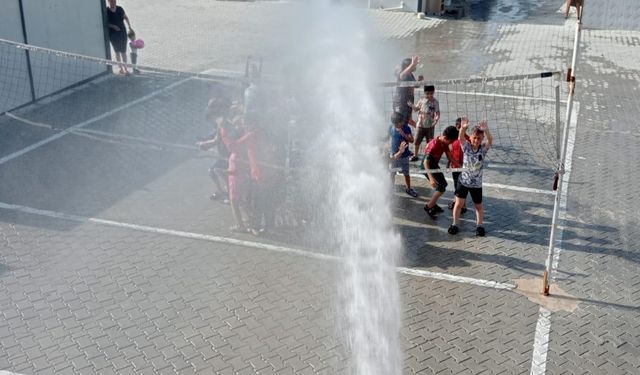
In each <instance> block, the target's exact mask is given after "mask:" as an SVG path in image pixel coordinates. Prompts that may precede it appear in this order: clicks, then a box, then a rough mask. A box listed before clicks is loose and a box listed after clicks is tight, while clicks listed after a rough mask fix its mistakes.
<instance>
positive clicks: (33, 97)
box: [18, 0, 37, 102]
mask: <svg viewBox="0 0 640 375" xmlns="http://www.w3.org/2000/svg"><path fill="white" fill-rule="evenodd" d="M18 7H19V8H20V24H21V25H22V39H23V41H24V44H29V39H28V38H27V25H26V24H25V20H24V8H23V6H22V0H19V1H18ZM24 53H25V57H26V59H27V73H28V74H29V89H30V90H31V101H32V102H35V101H36V99H37V98H36V89H35V86H34V84H33V71H32V70H31V69H32V68H31V55H30V53H29V50H25V51H24Z"/></svg>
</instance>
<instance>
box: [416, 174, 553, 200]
mask: <svg viewBox="0 0 640 375" xmlns="http://www.w3.org/2000/svg"><path fill="white" fill-rule="evenodd" d="M410 175H411V177H412V178H421V179H426V178H427V177H425V175H424V174H418V173H411V174H410ZM446 179H447V182H450V183H451V184H453V179H451V178H449V177H446ZM482 186H483V187H484V186H486V187H490V188H495V189H503V190H513V191H520V192H524V193H532V194H544V195H555V192H554V191H553V190H544V189H534V188H530V187H524V186H514V185H502V184H494V183H489V182H483V183H482Z"/></svg>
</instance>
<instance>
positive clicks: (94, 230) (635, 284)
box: [0, 0, 640, 374]
mask: <svg viewBox="0 0 640 375" xmlns="http://www.w3.org/2000/svg"><path fill="white" fill-rule="evenodd" d="M122 3H123V4H124V5H125V7H127V9H128V11H129V13H130V15H131V16H132V18H133V19H135V21H134V25H137V31H138V32H139V33H141V34H142V30H144V32H145V34H146V35H145V40H146V41H147V45H148V46H150V47H149V48H148V49H146V50H145V51H144V52H145V55H143V56H144V59H145V60H146V63H149V64H150V65H154V64H155V65H159V66H163V67H170V68H181V69H185V70H194V71H200V70H204V69H207V68H211V67H215V68H219V69H232V70H235V69H237V67H238V66H239V65H240V66H242V65H243V64H244V60H245V58H246V55H248V54H252V53H256V52H258V53H263V54H266V53H267V52H270V51H272V50H273V49H274V48H275V49H276V50H277V48H278V45H277V42H278V40H279V39H278V38H277V37H273V38H271V37H270V36H272V35H270V34H268V33H266V32H264V30H273V29H274V25H277V24H278V20H280V19H281V18H278V17H276V14H281V13H282V12H286V11H287V6H286V3H280V2H274V3H272V2H265V3H262V2H256V3H245V2H212V1H190V2H181V3H180V4H177V5H175V4H174V5H172V8H171V9H172V11H171V12H167V10H166V9H167V8H168V7H169V2H164V1H161V2H159V3H158V4H157V5H156V6H154V7H152V8H150V7H148V6H144V5H141V4H138V3H133V2H130V3H131V4H129V2H125V1H124V0H123V1H122ZM536 3H540V5H539V6H531V7H522V8H520V9H521V11H520V12H516V13H513V14H517V17H516V16H513V17H512V20H513V19H515V20H517V21H518V22H515V23H502V22H504V21H505V19H506V18H505V17H506V16H505V14H507V15H508V14H512V13H510V11H509V10H508V9H506V8H504V7H505V6H506V5H508V4H506V3H504V4H503V3H501V4H498V5H501V6H498V7H496V9H502V10H498V11H496V12H494V13H490V14H489V15H488V16H486V17H484V18H486V19H489V22H487V21H472V20H447V21H445V22H440V21H430V20H428V21H425V23H424V24H423V25H422V26H420V25H417V26H416V24H415V23H413V20H414V19H415V18H414V17H413V16H406V17H407V18H406V21H407V23H406V25H407V28H406V29H404V30H403V29H402V27H400V26H398V23H399V22H400V17H402V16H399V15H392V16H388V15H387V14H377V13H375V15H374V16H373V17H375V19H376V20H377V22H381V23H382V24H383V25H387V26H385V27H383V30H386V31H383V34H385V33H386V34H385V35H386V36H387V37H392V38H394V39H391V40H387V41H381V42H380V43H381V44H383V45H392V46H393V48H395V49H396V50H397V51H398V54H399V55H408V54H411V53H414V52H418V53H420V54H423V55H424V56H425V60H426V61H428V62H429V63H428V65H427V67H428V74H430V75H431V76H433V78H434V79H446V78H455V77H468V76H472V75H485V76H499V75H507V74H521V73H529V72H532V71H546V70H558V69H565V68H566V67H567V65H568V64H569V61H570V56H571V48H572V44H573V43H572V40H573V33H574V25H575V23H574V22H575V21H573V20H571V19H570V20H568V21H566V22H565V21H564V19H563V18H562V16H561V13H560V12H559V10H560V4H559V3H561V2H560V1H543V2H536ZM618 7H619V4H618V5H611V7H610V9H614V10H615V9H619V8H618ZM594 9H595V8H594ZM597 9H599V10H598V12H600V13H601V15H602V18H603V19H604V20H601V22H599V23H597V25H598V26H599V27H601V28H600V29H597V30H596V29H588V30H585V31H584V34H583V39H582V51H583V53H582V55H581V62H580V65H579V68H578V89H577V96H576V101H577V102H578V103H579V106H578V107H577V111H576V112H575V113H576V114H577V116H578V117H577V123H576V128H575V130H576V131H575V142H572V143H571V144H572V146H573V153H572V155H571V156H572V159H571V162H572V163H571V175H570V180H569V184H568V195H567V201H566V210H565V211H564V212H563V220H562V223H561V224H562V229H563V230H562V232H561V234H562V236H561V238H560V248H561V252H560V253H559V259H558V262H557V271H556V272H555V273H554V275H553V277H554V281H555V282H556V283H557V285H558V286H559V287H561V288H562V289H563V290H564V291H566V292H567V293H568V294H570V295H571V296H573V297H572V299H573V300H574V301H577V302H578V306H577V308H576V309H575V310H574V311H572V312H566V311H564V312H563V311H560V312H552V313H548V312H547V310H545V309H540V307H539V306H538V305H537V304H535V303H533V302H531V301H529V300H528V299H527V298H526V297H525V296H522V295H521V294H518V293H515V292H514V291H513V290H511V289H509V288H510V285H512V284H514V283H515V281H514V280H517V279H531V278H535V277H539V276H540V275H541V272H542V270H543V269H544V261H545V257H546V251H547V245H548V234H549V227H550V225H549V223H550V219H551V211H552V207H553V198H554V197H553V196H552V195H550V194H548V186H549V184H550V180H548V178H547V177H546V175H545V174H544V173H542V172H540V171H538V170H536V171H534V172H525V171H520V172H517V173H513V172H509V170H508V169H505V168H496V169H494V170H492V171H491V172H488V173H487V179H486V182H487V187H486V189H485V194H486V208H487V217H486V221H487V229H488V231H489V235H488V236H487V237H486V238H483V239H478V238H475V237H474V236H473V235H472V234H473V222H472V220H471V218H472V216H471V215H470V214H466V216H465V220H464V223H463V226H462V229H463V233H462V234H461V235H460V236H459V237H456V238H455V239H452V238H451V237H449V235H448V234H447V233H446V227H447V226H448V224H449V220H450V214H449V213H445V214H444V215H443V217H441V218H440V219H439V220H438V221H435V222H434V221H431V220H430V219H426V218H425V215H424V212H423V211H422V206H423V204H424V198H423V197H424V196H426V195H428V194H429V193H430V190H429V189H428V188H427V187H426V185H425V183H424V180H420V179H415V181H416V183H417V186H418V191H419V193H420V195H421V198H419V199H410V198H408V197H406V196H404V193H401V192H400V187H399V186H398V192H397V194H396V195H395V197H394V207H395V209H394V223H395V224H396V227H397V229H398V231H399V233H400V234H401V235H402V239H403V243H404V245H405V246H404V257H403V259H402V262H401V264H400V265H401V266H402V267H404V268H402V269H400V270H399V271H400V272H401V273H400V277H399V278H400V290H401V293H402V313H403V327H402V330H401V340H400V342H401V345H402V349H403V356H404V372H405V373H407V374H410V373H425V374H429V373H452V374H458V373H468V374H479V373H502V374H515V373H545V372H546V373H549V374H565V373H567V374H573V373H576V374H577V373H581V374H582V373H603V374H604V373H606V374H634V373H638V372H640V356H639V355H638V354H640V353H639V350H638V348H640V326H639V325H640V324H639V322H640V292H639V291H640V276H638V275H637V263H638V261H639V260H640V257H639V255H638V250H637V248H636V247H637V244H638V243H640V231H639V230H638V228H639V224H640V214H639V212H640V207H638V205H639V203H638V200H637V199H634V198H635V197H636V196H637V194H638V193H639V191H638V189H639V188H638V186H640V181H639V179H640V173H637V172H636V169H637V167H636V164H637V163H635V162H634V157H633V156H634V150H635V148H636V143H637V141H638V139H640V138H639V136H640V133H639V132H638V130H637V126H636V125H637V117H638V114H639V113H640V105H639V104H638V103H640V101H639V100H638V89H639V86H640V64H639V63H638V61H639V60H638V57H640V52H639V51H638V48H637V46H638V40H640V33H639V32H638V31H624V32H623V31H614V30H607V29H606V27H605V28H604V29H603V28H602V27H603V25H604V26H606V25H607V22H605V21H607V20H610V19H611V14H610V13H606V12H604V10H603V8H602V7H600V6H599V7H598V8H597ZM605 9H606V8H605ZM169 16H171V17H169ZM409 17H410V18H409ZM586 17H587V20H589V21H590V22H595V21H597V20H598V18H597V17H598V15H597V14H594V13H587V14H586ZM630 17H631V16H630ZM409 19H411V23H410V22H409ZM187 20H188V21H187ZM631 23H632V21H629V20H626V21H624V22H622V21H620V22H619V24H621V25H627V26H626V27H625V28H627V29H629V28H632V27H628V25H629V24H631ZM609 24H611V22H609ZM160 25H161V26H160ZM422 28H424V30H422V31H419V30H420V29H422ZM636 30H637V28H636ZM411 33H413V34H411ZM147 35H148V36H147ZM203 35H208V36H209V38H203V37H202V36H203ZM402 35H405V37H404V38H399V39H398V36H402ZM154 45H162V46H164V47H165V48H164V49H162V50H160V49H154V48H153V47H151V46H154ZM212 46H215V48H212ZM141 58H142V57H141ZM391 60H392V59H391V58H388V62H389V63H390V64H395V63H396V61H395V59H394V61H393V63H392V62H391ZM105 87H106V88H107V89H108V90H110V91H111V92H118V93H126V96H118V97H116V98H117V100H119V101H118V102H114V101H113V100H110V101H99V100H95V99H94V98H98V97H103V96H101V91H100V90H105ZM212 89H213V86H212V84H210V83H206V82H201V81H177V80H174V79H169V78H167V79H158V78H155V77H154V78H149V77H135V78H133V77H132V79H126V78H116V79H111V78H110V79H108V80H106V81H104V82H102V83H101V84H99V85H91V86H88V87H86V88H82V89H80V90H78V91H76V92H74V93H73V94H71V95H69V96H65V97H62V98H59V99H56V100H55V101H53V102H51V103H45V104H43V105H41V106H39V107H38V108H36V109H34V110H30V111H28V112H26V113H20V115H23V116H25V117H27V118H29V119H30V120H31V121H36V122H43V123H48V124H52V125H55V126H56V127H58V128H62V129H67V130H71V129H73V128H70V127H71V126H73V125H76V124H79V123H83V122H87V123H86V125H85V126H83V127H82V128H77V129H75V130H74V131H73V132H70V133H69V134H66V135H64V136H63V137H61V138H59V139H57V140H54V141H52V142H50V143H48V144H46V145H44V146H42V147H40V148H37V149H35V150H33V151H31V152H28V153H25V154H24V155H20V156H16V157H13V156H15V154H14V153H15V152H16V151H19V150H21V149H23V148H24V147H26V146H28V145H31V144H34V143H35V142H38V141H41V140H45V139H47V138H48V137H50V136H51V135H53V134H55V132H52V131H51V130H48V129H43V128H40V127H34V126H28V125H25V124H24V123H23V122H20V121H17V120H14V119H11V118H7V117H6V116H5V117H3V118H0V131H2V138H0V158H3V159H2V162H1V163H0V180H2V181H3V182H2V184H1V185H0V202H1V203H0V204H2V206H0V249H1V251H0V314H1V315H2V318H3V319H2V320H0V344H1V345H0V371H1V370H7V371H11V372H17V373H24V374H31V373H81V374H86V373H180V374H183V373H192V372H200V373H221V374H244V373H261V374H262V373H283V374H284V373H326V374H334V373H349V372H350V371H352V369H353V367H352V363H351V362H350V352H349V349H348V347H347V345H346V343H345V337H344V336H343V334H342V333H341V332H340V329H339V323H338V322H337V321H336V320H337V319H336V313H337V307H336V299H337V298H338V297H337V296H336V294H337V293H336V291H337V290H338V288H339V287H340V285H338V284H339V282H340V281H339V280H337V274H338V268H339V267H337V266H336V260H335V259H334V258H330V257H323V256H322V254H320V252H322V251H323V249H317V248H313V244H314V243H313V241H310V240H309V239H308V238H306V237H305V235H307V234H309V233H310V231H307V230H305V228H303V227H293V228H292V225H293V224H297V223H293V222H288V221H287V217H284V219H283V222H282V223H281V231H280V232H278V233H276V234H274V235H272V236H270V237H266V238H260V239H259V240H256V238H254V237H251V236H248V235H247V236H244V235H240V236H232V235H231V234H230V233H229V232H228V230H227V227H228V225H229V222H230V220H231V216H230V212H229V208H228V206H226V205H223V204H222V203H218V202H210V201H208V200H207V199H206V196H207V194H208V193H209V189H210V186H209V181H208V177H207V175H206V169H207V167H208V165H209V164H210V163H211V156H210V155H209V154H208V153H203V152H199V151H197V150H195V149H190V148H189V146H190V145H191V144H192V143H193V141H194V138H195V136H197V135H202V134H206V133H207V132H208V131H209V129H208V126H207V125H206V124H205V123H204V122H203V120H202V108H203V106H204V103H205V102H206V99H207V97H208V93H210V92H211V90H212ZM563 91H564V88H563ZM149 93H153V96H151V97H150V98H149V99H148V100H145V101H142V102H140V103H134V104H132V105H129V104H128V103H131V102H132V101H133V100H136V99H137V98H140V97H142V96H143V95H147V94H149ZM563 95H565V96H563V97H566V92H564V93H563ZM185 98H189V100H185ZM83 100H89V101H91V102H92V103H94V105H92V106H79V105H70V104H69V103H79V102H82V101H83ZM65 103H66V104H65ZM118 106H123V108H122V109H121V110H119V111H117V112H115V113H113V114H112V115H110V116H105V117H104V118H101V117H98V118H96V116H100V115H101V114H102V113H105V112H106V111H108V110H112V109H114V108H117V107H118ZM98 131H99V132H108V133H111V134H121V135H126V136H128V137H129V138H123V137H105V136H104V134H103V133H96V132H98ZM92 132H93V133H92ZM133 137H136V138H133ZM145 140H147V141H145ZM149 140H152V141H154V142H155V143H151V142H148V141H149ZM399 182H400V181H398V183H399ZM491 183H493V185H490V184H491ZM518 188H535V189H537V192H536V193H531V192H524V191H522V190H523V189H520V190H518ZM450 198H451V196H450V193H447V195H446V196H445V202H448V200H449V199H450ZM29 208H33V209H39V210H40V211H34V210H31V209H29ZM90 218H92V219H90ZM128 224H132V225H128ZM242 241H245V242H242ZM282 246H284V247H282ZM293 248H295V249H303V250H302V251H299V250H294V249H293ZM450 275H453V276H456V277H457V278H456V279H455V280H452V279H451V278H450V277H449V276H450ZM485 281H493V282H497V283H502V284H492V283H487V282H485ZM502 287H504V288H502ZM541 317H542V319H541ZM546 318H548V322H550V326H549V325H548V324H547V325H545V322H547V319H546ZM545 329H546V332H547V334H546V335H545ZM547 340H548V341H547ZM547 344H548V346H547Z"/></svg>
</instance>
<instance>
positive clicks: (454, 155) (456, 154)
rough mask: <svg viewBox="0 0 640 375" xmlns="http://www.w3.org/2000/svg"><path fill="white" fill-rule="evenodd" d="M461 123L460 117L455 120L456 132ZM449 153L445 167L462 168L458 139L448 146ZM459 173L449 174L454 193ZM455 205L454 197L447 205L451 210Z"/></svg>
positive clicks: (463, 207)
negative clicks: (449, 157)
mask: <svg viewBox="0 0 640 375" xmlns="http://www.w3.org/2000/svg"><path fill="white" fill-rule="evenodd" d="M461 123H462V117H458V118H457V119H456V125H455V126H456V129H458V131H459V130H460V124H461ZM465 137H466V138H467V141H468V140H469V136H466V135H465ZM449 152H450V153H451V159H449V164H448V165H447V166H448V167H450V168H462V161H463V153H462V146H460V141H459V140H458V139H456V140H455V141H454V142H453V143H451V144H450V145H449ZM460 173H462V172H451V177H453V189H454V191H455V188H456V187H457V186H458V179H459V178H460ZM455 203H456V198H455V196H454V198H453V200H452V201H451V202H450V203H449V206H448V207H449V209H450V210H453V206H454V205H455ZM461 212H462V213H463V214H464V213H465V212H467V208H466V207H465V205H464V204H463V205H462V211H461Z"/></svg>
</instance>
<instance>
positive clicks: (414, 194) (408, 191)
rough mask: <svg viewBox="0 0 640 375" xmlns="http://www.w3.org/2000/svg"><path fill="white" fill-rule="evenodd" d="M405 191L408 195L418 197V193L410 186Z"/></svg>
mask: <svg viewBox="0 0 640 375" xmlns="http://www.w3.org/2000/svg"><path fill="white" fill-rule="evenodd" d="M405 193H407V194H409V195H410V196H412V197H414V198H417V197H418V193H416V191H415V190H413V189H411V188H409V189H407V190H405Z"/></svg>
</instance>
